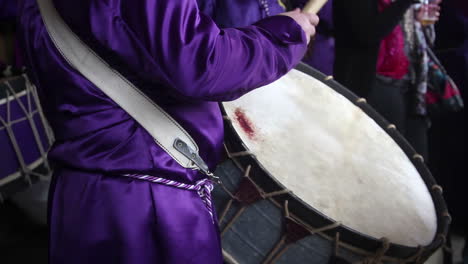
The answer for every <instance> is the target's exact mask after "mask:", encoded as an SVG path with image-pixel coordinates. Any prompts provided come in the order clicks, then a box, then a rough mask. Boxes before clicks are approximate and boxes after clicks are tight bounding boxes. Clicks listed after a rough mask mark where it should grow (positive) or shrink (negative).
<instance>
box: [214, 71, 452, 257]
mask: <svg viewBox="0 0 468 264" xmlns="http://www.w3.org/2000/svg"><path fill="white" fill-rule="evenodd" d="M223 111H224V114H225V119H226V127H225V130H226V140H225V143H226V149H227V152H228V157H229V159H228V160H227V161H225V162H224V163H222V164H221V165H220V167H219V168H218V169H217V175H219V176H220V177H221V180H222V182H223V184H222V185H220V186H219V187H217V188H216V189H215V191H214V193H213V197H214V200H215V205H216V208H217V211H218V214H219V224H220V229H221V233H222V245H223V251H224V256H225V260H226V262H228V263H240V264H249V263H285V264H286V263H287V264H291V263H328V262H335V261H345V262H350V263H381V262H386V263H421V262H423V261H425V260H426V259H427V258H428V257H429V256H430V255H431V254H432V253H433V252H434V251H435V250H436V249H438V248H439V247H440V246H441V245H442V244H443V243H444V242H445V237H446V234H447V229H448V225H449V222H450V216H449V214H448V212H447V209H446V206H445V202H444V200H443V198H442V196H441V192H442V189H441V188H440V186H438V185H436V183H435V181H434V179H433V178H432V176H431V174H430V172H429V171H428V170H427V168H426V166H425V163H424V161H423V159H422V157H421V155H418V154H417V153H416V152H415V151H414V149H413V148H412V147H411V146H410V145H409V144H408V143H407V142H406V141H405V140H404V138H403V137H402V136H401V135H400V134H399V133H398V131H397V129H396V127H395V126H394V125H391V124H389V123H388V122H387V121H385V120H384V119H383V118H382V117H381V116H380V115H379V114H377V113H376V112H375V111H374V110H373V109H372V108H371V107H370V106H369V105H368V104H367V103H366V101H365V100H364V99H360V98H358V97H356V96H355V95H353V94H352V93H351V92H349V91H348V90H347V89H345V88H343V87H342V86H341V85H339V84H338V83H337V82H335V81H333V80H332V78H331V77H326V76H324V75H323V74H321V73H319V72H317V71H315V70H314V69H312V68H310V67H307V66H305V65H299V66H298V68H297V70H293V71H291V72H289V73H288V74H287V75H285V76H284V77H283V78H281V79H280V80H278V81H276V82H274V83H272V84H270V85H268V86H266V87H262V88H260V89H257V90H255V91H253V92H251V93H249V94H247V95H246V96H243V97H242V98H240V99H238V100H236V101H233V102H228V103H223Z"/></svg>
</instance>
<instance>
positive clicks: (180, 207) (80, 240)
mask: <svg viewBox="0 0 468 264" xmlns="http://www.w3.org/2000/svg"><path fill="white" fill-rule="evenodd" d="M55 173H56V174H55V178H54V179H53V182H52V185H51V190H50V193H51V195H50V203H49V205H50V208H52V210H50V212H49V219H50V222H49V225H50V229H51V231H50V235H51V239H50V249H49V250H50V254H49V258H50V259H49V263H66V264H83V263H113V264H114V263H125V264H154V263H168V264H169V263H170V264H178V263H200V264H202V263H203V264H219V263H222V256H221V248H220V241H219V240H218V239H219V237H218V235H217V234H218V230H217V225H215V224H213V222H212V220H211V216H210V214H209V213H208V211H207V210H206V207H205V205H204V204H203V202H202V200H201V199H200V197H199V196H198V194H197V192H194V191H184V190H179V189H177V188H174V187H169V186H165V185H160V184H152V183H150V182H146V181H140V180H135V179H131V178H127V177H122V176H110V175H104V174H102V173H86V172H78V171H76V170H68V169H58V170H57V171H56V172H55ZM77 190H80V191H79V192H77Z"/></svg>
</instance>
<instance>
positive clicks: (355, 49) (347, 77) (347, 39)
mask: <svg viewBox="0 0 468 264" xmlns="http://www.w3.org/2000/svg"><path fill="white" fill-rule="evenodd" d="M413 3H414V0H397V1H395V2H394V3H393V4H392V5H391V6H390V7H388V8H387V9H385V10H384V11H382V12H379V10H378V0H352V1H351V0H334V2H333V20H334V25H335V53H336V54H335V56H336V58H335V65H334V74H335V79H336V80H337V81H338V82H340V83H341V84H343V85H344V86H346V87H347V88H348V89H350V90H352V91H353V92H354V93H356V94H357V95H359V96H362V97H366V96H367V94H368V92H369V90H370V87H371V86H372V84H373V82H374V80H375V74H376V65H377V56H378V52H379V47H380V42H381V41H382V40H383V39H384V38H385V37H386V36H387V35H388V34H389V33H391V32H392V30H393V29H394V28H395V26H396V25H398V23H399V21H401V19H402V18H403V15H404V13H405V12H406V10H407V9H408V8H409V7H410V6H411V4H413Z"/></svg>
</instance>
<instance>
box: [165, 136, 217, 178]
mask: <svg viewBox="0 0 468 264" xmlns="http://www.w3.org/2000/svg"><path fill="white" fill-rule="evenodd" d="M174 148H175V149H176V150H177V151H179V152H180V153H182V155H184V156H185V157H187V158H188V159H189V160H190V161H192V162H193V164H194V165H195V169H196V170H198V171H200V172H202V173H203V174H205V175H206V176H208V177H209V178H210V180H211V181H213V182H215V183H221V180H220V179H219V177H217V176H215V175H214V174H213V173H212V172H210V169H209V168H208V165H206V162H205V161H204V160H203V159H202V158H201V157H200V156H199V155H198V153H197V152H196V151H195V150H193V149H192V148H190V147H189V145H187V143H185V142H184V141H183V140H181V139H180V138H176V139H175V140H174Z"/></svg>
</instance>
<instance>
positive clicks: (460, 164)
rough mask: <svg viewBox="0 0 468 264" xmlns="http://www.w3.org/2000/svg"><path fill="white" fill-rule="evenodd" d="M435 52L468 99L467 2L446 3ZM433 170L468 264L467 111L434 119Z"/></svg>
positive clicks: (446, 114) (461, 0) (432, 133)
mask: <svg viewBox="0 0 468 264" xmlns="http://www.w3.org/2000/svg"><path fill="white" fill-rule="evenodd" d="M436 32H437V40H436V44H435V51H436V53H437V55H438V57H439V58H440V60H441V62H442V64H443V65H444V66H445V68H446V70H447V72H448V74H449V75H450V76H451V77H452V78H453V80H454V81H455V83H456V84H457V85H458V87H459V89H460V93H461V96H462V97H463V100H464V102H467V100H468V96H467V95H468V89H467V88H468V87H467V86H468V1H466V0H444V1H443V2H442V9H441V16H440V22H439V23H438V24H437V25H436ZM432 120H433V125H432V128H431V130H430V134H429V136H430V137H429V139H430V145H429V146H430V152H429V154H430V161H431V162H430V163H429V165H430V168H431V171H432V172H433V174H434V176H435V178H436V179H437V181H438V182H439V183H440V185H442V187H443V188H444V197H445V199H446V201H447V205H448V207H449V211H450V213H451V215H452V217H453V221H452V225H451V227H452V232H454V234H457V235H461V236H464V237H465V257H464V261H465V264H468V245H467V244H468V243H467V241H468V209H467V205H466V201H468V192H467V189H468V177H467V175H468V172H467V157H468V145H467V135H468V132H467V127H468V124H467V121H466V120H467V119H466V110H465V109H463V110H462V111H460V112H457V113H450V112H444V111H441V112H439V113H436V114H435V115H434V117H433V118H432Z"/></svg>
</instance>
